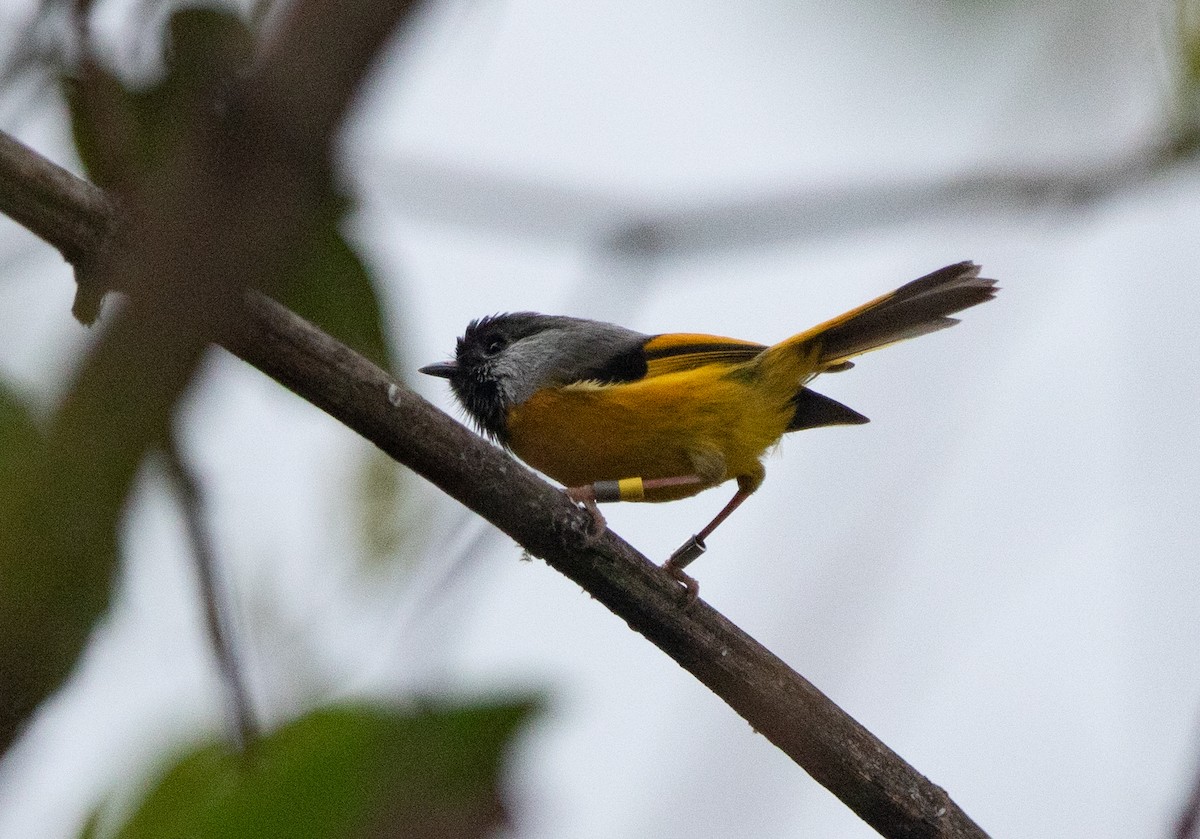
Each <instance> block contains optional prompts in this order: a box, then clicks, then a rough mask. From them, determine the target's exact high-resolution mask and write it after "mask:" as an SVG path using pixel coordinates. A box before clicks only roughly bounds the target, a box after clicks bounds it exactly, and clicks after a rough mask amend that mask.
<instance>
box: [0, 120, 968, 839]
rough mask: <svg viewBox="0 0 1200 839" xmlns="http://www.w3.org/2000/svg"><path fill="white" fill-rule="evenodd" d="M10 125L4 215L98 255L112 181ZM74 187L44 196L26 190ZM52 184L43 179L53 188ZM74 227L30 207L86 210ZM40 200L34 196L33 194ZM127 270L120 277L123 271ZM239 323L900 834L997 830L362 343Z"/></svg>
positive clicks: (245, 345)
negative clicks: (27, 139)
mask: <svg viewBox="0 0 1200 839" xmlns="http://www.w3.org/2000/svg"><path fill="white" fill-rule="evenodd" d="M56 169H57V167H55V165H54V164H53V163H51V162H50V161H47V160H45V159H44V158H41V157H40V156H38V155H37V154H36V153H35V152H33V151H32V150H30V149H28V148H26V147H24V146H22V145H21V144H19V143H17V142H16V141H14V140H12V139H10V138H7V137H4V136H3V135H0V185H3V186H0V199H2V203H0V211H3V212H5V213H8V214H10V215H12V216H13V217H14V218H18V219H29V220H31V223H28V224H27V226H29V227H30V229H31V230H32V231H33V232H34V233H36V234H37V235H39V236H41V237H42V238H43V239H45V240H46V241H48V242H50V243H51V244H52V245H54V246H55V247H57V248H58V249H59V250H60V251H62V252H63V253H64V255H66V254H76V255H79V254H80V253H83V254H84V255H85V256H86V253H87V251H88V247H91V246H94V245H95V242H96V241H97V240H103V235H102V234H97V231H105V230H109V229H111V228H112V226H113V225H114V219H113V218H112V210H111V209H110V207H109V205H108V204H107V202H105V201H104V200H103V199H102V196H101V195H100V194H99V192H100V191H99V189H98V188H96V187H94V186H91V185H89V184H86V183H83V182H79V181H77V180H75V179H73V178H72V177H71V176H70V175H68V174H66V173H65V172H61V171H55V170H56ZM24 179H30V180H31V181H32V183H33V184H35V185H44V184H46V183H61V184H64V190H63V193H62V194H58V195H55V196H53V197H51V198H46V197H44V196H43V197H38V196H39V193H38V192H32V191H27V190H26V189H24V188H23V186H22V183H23V180H24ZM41 192H44V188H43V189H41ZM79 193H82V194H85V195H87V196H89V197H88V198H87V199H86V200H81V201H79V202H78V204H77V206H76V211H77V215H76V216H75V218H74V219H73V220H72V223H69V224H61V225H59V224H36V223H37V222H38V220H41V219H45V218H52V216H48V215H47V214H44V213H38V212H34V211H32V210H31V208H29V207H27V206H23V202H29V201H42V200H46V201H49V202H50V203H51V204H52V205H54V206H58V207H70V206H72V205H73V200H72V198H71V195H73V194H79ZM31 196H32V197H31ZM118 279H119V278H118ZM244 302H245V305H244V308H243V310H242V312H241V315H240V316H239V317H238V318H237V321H238V325H239V328H238V329H237V330H234V331H232V332H227V333H224V334H223V335H222V336H221V340H222V342H223V344H224V346H226V348H228V349H229V350H230V351H232V352H233V353H234V354H235V355H238V356H239V357H241V358H243V359H245V360H246V361H248V362H249V363H251V364H253V365H254V366H255V367H257V368H259V369H260V370H262V371H263V372H265V373H267V374H268V375H270V376H271V377H272V378H274V379H276V380H277V381H279V382H280V383H281V384H283V385H285V386H286V387H288V388H290V389H291V390H293V391H295V392H296V393H297V394H299V395H300V396H302V397H304V398H305V399H307V400H308V401H310V402H312V403H313V404H314V405H316V406H317V407H319V408H321V409H323V410H325V411H326V412H328V413H329V414H330V415H331V416H333V417H334V418H336V419H338V420H339V421H341V422H342V423H343V424H345V425H346V426H347V427H349V428H351V429H352V430H354V431H356V432H358V433H359V434H361V435H362V436H363V437H365V438H366V439H368V440H370V441H371V442H373V443H375V444H376V445H377V446H379V447H380V448H381V449H383V450H384V451H385V452H387V453H388V454H390V455H391V456H393V457H394V458H395V459H396V460H398V461H399V462H401V463H403V464H405V465H406V466H408V467H409V468H411V469H413V470H414V471H416V472H417V473H419V474H421V475H423V476H424V477H426V478H427V479H428V480H429V481H431V482H432V483H434V484H435V485H437V486H438V487H440V488H441V489H443V490H444V491H445V492H447V493H448V494H450V495H451V496H453V497H454V498H456V499H458V500H459V501H460V502H462V503H463V504H464V505H466V506H468V507H470V508H471V509H472V510H474V511H476V512H477V513H479V514H480V515H481V516H483V517H484V518H486V519H487V520H488V521H490V522H492V523H493V524H494V525H496V526H497V527H498V528H500V529H501V530H502V531H504V532H505V533H507V534H508V535H509V536H511V537H512V538H513V539H515V540H516V541H517V542H518V543H520V544H521V545H522V546H523V547H524V548H525V549H526V550H528V551H529V552H530V553H531V554H533V555H535V556H538V557H541V558H543V559H544V560H546V562H547V563H548V564H549V565H551V566H552V567H553V568H555V569H557V570H558V571H560V572H561V573H563V574H564V575H566V576H567V577H569V578H570V579H571V580H573V581H575V582H576V583H578V584H579V585H580V586H582V587H583V588H584V589H585V590H586V591H587V592H588V593H589V594H590V595H591V596H593V597H594V598H595V599H596V600H598V601H600V602H601V603H602V604H604V605H605V606H606V607H608V608H609V609H610V610H611V611H613V612H614V613H615V614H616V615H618V616H619V617H621V618H622V619H623V620H625V621H626V622H627V623H628V624H629V626H630V627H631V628H633V629H635V630H636V631H638V632H640V633H641V634H642V635H644V636H645V637H646V638H647V639H649V640H650V641H651V642H653V643H654V644H655V645H657V646H658V647H659V648H660V649H662V650H663V651H664V652H666V653H667V654H668V655H669V656H671V657H672V658H673V659H674V660H675V661H676V662H677V663H679V664H680V666H682V667H684V668H685V669H687V670H688V671H689V672H691V673H692V674H693V675H694V676H695V677H696V678H697V679H699V680H700V681H701V682H702V683H704V684H705V685H706V686H708V687H709V688H710V689H711V690H713V692H714V693H716V694H717V695H718V696H720V697H721V698H722V699H723V700H724V701H725V702H726V703H728V704H729V705H730V707H732V708H733V709H734V710H735V711H737V712H738V713H739V714H741V715H742V716H743V717H744V718H745V719H746V720H747V721H748V722H749V723H750V725H751V726H752V727H753V728H754V730H755V731H757V732H759V733H761V734H763V735H764V736H765V737H767V738H768V739H769V740H770V741H771V742H772V743H774V744H775V745H776V746H778V747H779V748H780V749H781V750H783V751H784V752H785V753H786V754H787V755H789V756H790V757H791V758H792V759H793V760H794V761H796V762H797V763H798V764H799V765H800V766H801V767H803V768H804V769H805V770H806V771H807V772H808V773H809V774H810V775H812V776H813V777H814V778H815V779H816V780H817V781H818V782H820V783H821V784H822V785H824V786H825V787H826V788H827V789H829V790H830V791H831V792H833V793H834V794H835V795H836V796H837V797H838V798H840V799H841V800H842V801H843V802H844V803H845V804H846V805H847V806H849V807H850V808H851V809H852V810H853V811H854V812H855V813H856V814H858V815H859V816H860V817H861V818H862V819H863V820H864V821H866V822H867V823H868V824H870V825H871V826H872V827H873V828H875V829H876V830H877V831H878V832H879V833H880V834H882V835H884V836H887V837H939V838H942V839H966V837H974V839H980V837H985V836H986V834H985V833H984V832H983V830H981V829H980V828H979V827H978V826H977V825H976V824H975V823H974V822H973V821H971V819H970V818H969V817H968V816H967V815H966V814H965V813H964V812H963V811H962V810H961V809H960V808H959V807H958V806H957V805H956V804H955V803H954V802H953V801H952V800H951V799H950V797H949V796H948V795H947V794H946V793H945V791H944V790H942V789H941V788H940V787H938V786H936V785H935V784H933V783H931V782H930V781H929V780H928V779H926V778H925V777H924V776H922V775H921V774H920V773H919V772H917V771H916V770H915V769H914V768H913V767H911V766H909V765H908V764H907V763H906V762H905V761H904V760H903V759H902V758H901V757H900V756H899V755H897V754H896V753H895V752H893V751H892V750H891V749H889V748H888V747H887V746H886V745H885V744H883V743H882V742H881V741H879V740H878V739H877V738H875V737H874V736H873V735H872V734H871V733H870V732H868V731H867V730H866V729H865V728H863V727H862V726H861V725H859V724H858V723H857V722H856V721H855V720H854V719H852V718H851V717H850V716H849V715H847V714H846V713H845V712H844V711H842V710H841V709H840V708H838V707H837V706H836V705H835V704H834V703H833V702H832V701H830V700H829V699H828V698H827V697H826V696H824V695H823V694H822V693H821V692H820V691H818V690H817V689H816V688H815V687H814V686H813V685H812V684H810V683H809V682H808V681H807V680H805V679H804V678H803V677H802V676H800V675H799V674H797V673H796V672H795V671H793V670H791V669H790V668H789V667H788V666H787V665H786V664H785V663H784V662H783V661H781V660H780V659H779V658H777V657H776V656H775V655H773V654H772V653H771V652H770V651H769V650H767V649H766V648H765V647H763V646H762V645H761V644H759V643H758V642H756V641H755V640H754V639H752V638H751V637H749V636H748V635H746V634H745V633H744V632H742V631H741V630H740V629H738V628H737V627H736V626H734V625H733V624H732V623H730V622H729V621H728V620H726V619H725V618H724V617H723V616H722V615H721V614H720V613H718V612H716V611H715V610H714V609H712V608H711V607H710V606H708V605H707V604H706V603H704V602H703V601H697V602H696V603H695V604H694V605H693V606H691V607H689V608H683V607H682V593H681V590H680V588H679V586H678V585H677V584H676V582H675V581H674V580H673V579H672V578H671V577H669V576H668V575H667V574H666V572H664V571H662V570H661V569H660V568H659V567H658V566H656V565H654V564H653V563H651V562H650V561H649V560H648V559H646V558H645V557H644V556H642V555H641V554H639V553H638V552H637V551H635V550H634V549H633V548H631V547H630V546H629V545H628V544H626V543H625V542H624V541H622V540H621V539H620V538H619V537H617V536H616V535H615V534H612V533H606V534H604V535H603V536H602V537H600V538H598V539H597V538H594V537H592V536H590V535H589V531H590V527H591V519H590V517H589V516H588V515H587V513H585V512H584V511H582V510H580V509H579V508H577V507H576V506H575V505H574V504H573V503H572V502H570V501H569V500H568V499H567V497H566V496H565V495H564V494H563V493H562V492H560V491H559V490H557V489H555V488H554V487H552V486H550V485H549V484H547V483H545V482H544V481H542V480H540V479H539V478H537V477H536V476H535V475H534V474H533V473H532V472H530V471H529V470H528V469H526V468H525V467H523V466H521V465H520V464H518V463H517V462H516V461H514V460H513V459H512V458H511V457H509V456H508V455H507V454H505V453H504V452H502V451H501V450H499V449H498V448H496V447H494V446H492V445H490V444H489V443H487V442H485V441H484V440H483V439H482V438H480V437H479V436H477V435H475V434H473V433H472V432H470V431H469V430H467V429H466V428H465V427H463V426H462V425H461V424H459V423H458V422H456V421H454V420H453V419H451V418H450V417H448V416H447V415H445V414H444V413H442V412H441V411H439V410H438V409H436V408H435V407H433V406H432V405H430V404H429V403H427V402H425V401H424V400H423V399H421V398H420V397H419V396H417V395H416V394H414V393H412V392H411V391H409V390H408V389H407V388H405V387H404V386H403V385H402V384H400V383H398V382H396V381H395V380H394V379H393V378H392V377H391V376H390V375H389V374H388V373H386V372H385V371H383V370H382V369H380V368H379V367H377V366H375V365H374V364H372V363H371V362H370V361H368V360H366V359H365V358H363V357H362V356H360V355H359V354H357V353H355V352H354V351H353V350H351V349H350V348H349V347H347V346H345V345H344V344H341V343H340V342H338V341H336V340H335V339H333V338H332V337H330V336H329V335H327V334H326V333H324V332H322V331H320V330H319V329H317V328H316V327H314V326H312V324H310V323H308V322H307V321H305V320H303V319H302V318H300V317H299V316H298V315H296V314H294V313H293V312H291V311H289V310H288V309H286V308H284V307H283V306H281V305H279V304H278V303H276V302H274V301H273V300H271V299H269V298H267V297H265V296H263V295H261V294H258V293H255V292H248V293H247V294H246V296H245V298H244Z"/></svg>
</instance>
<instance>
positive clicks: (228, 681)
mask: <svg viewBox="0 0 1200 839" xmlns="http://www.w3.org/2000/svg"><path fill="white" fill-rule="evenodd" d="M163 454H164V456H165V458H164V459H165V460H166V465H167V473H168V475H169V476H170V478H171V480H172V482H173V483H174V485H175V489H176V490H177V491H178V493H179V500H180V507H181V509H182V512H183V519H184V524H185V526H186V527H187V534H188V541H189V542H190V547H191V551H192V559H193V561H194V562H195V566H196V581H197V582H198V583H199V584H200V601H201V603H203V604H204V627H205V629H206V630H207V632H208V641H209V643H210V644H211V645H212V650H213V655H214V656H215V657H216V660H217V670H218V671H219V673H220V675H221V680H222V681H223V682H224V684H225V690H226V691H227V692H228V699H229V706H230V710H231V711H232V712H233V725H232V730H233V735H234V738H235V739H236V742H237V746H238V749H239V750H240V751H244V750H245V749H246V746H247V745H249V744H250V743H253V742H254V740H255V739H256V737H257V736H258V725H257V723H256V722H255V719H254V709H253V706H252V705H251V703H250V694H249V691H248V690H247V688H246V681H245V677H244V676H243V675H242V668H241V664H240V662H239V660H238V653H237V644H236V642H235V640H234V632H233V613H232V609H231V608H230V603H231V601H230V598H229V597H227V596H226V594H225V587H224V586H223V585H222V583H221V575H220V572H219V570H218V568H217V556H216V551H215V550H214V549H213V544H212V538H211V537H210V535H209V530H208V528H207V527H205V525H204V494H203V489H202V487H201V486H200V482H199V481H198V480H197V479H196V476H195V474H194V473H193V472H192V470H191V469H189V468H188V465H187V463H185V462H184V459H183V454H182V452H180V451H179V443H178V440H177V439H176V438H175V435H173V434H172V435H170V436H169V437H168V439H167V442H166V445H164V446H163Z"/></svg>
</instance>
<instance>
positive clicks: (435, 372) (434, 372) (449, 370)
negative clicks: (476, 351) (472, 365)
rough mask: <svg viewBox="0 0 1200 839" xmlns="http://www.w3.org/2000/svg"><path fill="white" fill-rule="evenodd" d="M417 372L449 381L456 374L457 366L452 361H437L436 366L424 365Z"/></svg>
mask: <svg viewBox="0 0 1200 839" xmlns="http://www.w3.org/2000/svg"><path fill="white" fill-rule="evenodd" d="M418 372H421V373H424V374H425V375H426V376H437V377H438V378H442V379H449V378H450V377H451V376H453V375H454V374H455V373H457V372H458V365H457V364H456V363H454V362H453V361H439V362H438V363H437V364H426V365H425V366H424V367H422V368H421V369H420V370H419V371H418Z"/></svg>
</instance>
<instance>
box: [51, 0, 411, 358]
mask: <svg viewBox="0 0 1200 839" xmlns="http://www.w3.org/2000/svg"><path fill="white" fill-rule="evenodd" d="M253 54H254V33H253V32H252V31H251V29H250V28H249V27H248V26H247V25H246V24H245V23H244V22H243V21H241V20H240V19H239V18H238V17H236V16H235V15H232V14H230V13H228V12H226V11H222V10H217V9H208V8H191V9H182V10H179V11H176V12H175V13H173V14H172V15H171V17H170V19H169V22H168V24H167V34H166V48H165V73H164V75H163V76H162V78H161V79H159V80H158V81H157V82H155V83H153V84H150V85H148V86H146V87H144V88H141V89H130V88H128V87H126V86H125V85H124V84H122V82H121V81H120V80H119V79H118V78H117V77H116V75H115V74H113V73H111V72H109V71H108V70H106V69H104V68H102V67H99V66H93V67H91V68H89V70H88V72H87V73H86V74H84V77H83V78H80V79H66V80H64V91H65V93H66V98H67V103H68V105H69V108H70V113H71V126H72V131H73V133H74V138H75V146H76V150H77V151H78V153H79V157H80V159H81V160H82V161H83V164H84V167H85V168H86V169H87V172H88V175H89V176H90V177H91V178H92V180H93V181H95V182H96V183H97V184H99V185H100V186H103V187H105V188H107V189H112V190H116V191H117V192H121V191H124V190H129V189H134V188H136V187H137V185H138V184H142V183H145V182H147V180H148V179H153V178H154V177H155V175H156V173H157V172H158V171H159V169H160V168H161V167H162V166H163V165H164V164H165V163H166V162H167V161H168V160H169V159H170V157H171V155H172V154H174V153H175V151H176V150H177V148H178V147H179V144H180V142H181V141H182V140H183V139H184V138H185V137H186V136H187V133H188V131H189V129H190V127H191V126H192V125H193V124H194V123H195V121H196V117H197V114H198V109H205V108H219V107H223V106H224V105H225V104H226V100H227V98H228V96H227V94H228V88H229V87H230V85H231V84H232V83H233V80H234V79H236V78H237V76H238V75H239V74H240V73H242V72H244V71H245V69H246V68H247V67H248V66H249V64H250V61H251V60H252V58H253ZM348 210H349V202H348V201H347V200H346V199H345V198H343V197H342V196H339V195H338V194H336V192H335V191H334V189H333V187H332V186H330V187H328V193H327V195H326V196H325V198H324V200H323V201H322V206H321V210H320V211H319V214H318V217H317V218H315V219H312V220H311V221H312V225H311V229H312V230H313V231H314V232H313V235H312V237H311V239H310V240H309V243H308V248H307V251H306V252H303V253H300V254H297V256H296V265H297V270H296V271H295V273H294V274H293V275H292V278H291V281H290V282H289V283H288V284H287V286H286V288H283V289H282V290H281V291H280V292H279V295H278V296H279V297H280V298H281V299H280V302H281V303H283V304H284V305H286V306H289V307H290V308H292V309H294V310H295V311H296V312H297V313H299V314H300V315H302V316H304V317H306V318H308V319H309V320H311V321H312V322H313V323H316V324H317V325H318V326H320V327H321V328H322V329H324V330H325V331H326V332H328V333H329V334H331V335H333V336H334V337H335V338H337V339H338V340H340V341H342V342H344V343H346V344H348V345H349V346H351V347H353V348H354V349H355V350H357V351H358V352H360V353H362V354H363V355H365V356H366V357H367V358H369V359H371V360H372V361H373V362H375V363H376V364H378V365H379V366H381V367H383V368H385V369H392V368H393V365H392V363H391V359H390V355H389V348H388V341H387V337H386V332H385V330H384V323H383V317H382V314H381V312H380V308H379V301H378V299H377V298H376V295H375V288H374V286H373V285H372V284H371V278H370V275H369V274H368V273H367V269H366V267H365V266H364V265H363V263H362V261H361V260H360V259H359V258H358V255H357V254H355V252H354V250H353V249H352V248H351V247H350V245H349V243H348V242H347V241H346V239H345V237H344V236H343V235H342V232H341V224H342V220H343V218H344V217H345V215H346V213H347V212H348ZM99 291H100V292H101V293H102V291H103V290H99ZM85 292H87V295H88V296H85ZM98 297H99V294H98V293H97V290H95V289H91V290H87V289H84V288H82V287H81V289H80V298H79V299H78V300H77V304H76V310H77V316H78V317H79V318H80V320H82V321H84V322H85V323H88V322H90V321H91V320H93V319H94V318H95V314H96V312H97V311H98V309H99V305H98V302H97V301H98Z"/></svg>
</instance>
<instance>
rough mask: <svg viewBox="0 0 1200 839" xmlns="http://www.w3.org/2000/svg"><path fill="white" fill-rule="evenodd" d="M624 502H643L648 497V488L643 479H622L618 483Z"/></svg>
mask: <svg viewBox="0 0 1200 839" xmlns="http://www.w3.org/2000/svg"><path fill="white" fill-rule="evenodd" d="M617 486H618V487H619V488H620V494H621V500H622V501H641V500H642V499H643V498H645V497H646V488H645V487H644V486H642V479H641V478H622V479H621V480H619V481H617Z"/></svg>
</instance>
